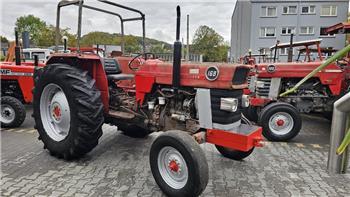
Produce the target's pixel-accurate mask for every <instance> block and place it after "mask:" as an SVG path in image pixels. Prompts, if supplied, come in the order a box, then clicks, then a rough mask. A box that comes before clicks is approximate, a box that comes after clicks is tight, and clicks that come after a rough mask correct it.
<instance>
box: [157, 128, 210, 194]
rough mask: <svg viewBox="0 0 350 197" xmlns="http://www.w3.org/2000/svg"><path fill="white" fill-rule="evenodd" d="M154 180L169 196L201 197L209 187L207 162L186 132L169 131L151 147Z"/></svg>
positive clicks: (196, 144)
mask: <svg viewBox="0 0 350 197" xmlns="http://www.w3.org/2000/svg"><path fill="white" fill-rule="evenodd" d="M150 165H151V170H152V174H153V177H154V179H155V181H156V182H157V184H158V186H159V187H160V189H161V190H162V191H163V192H164V193H165V194H166V195H168V196H199V195H200V194H201V193H202V192H203V191H204V189H205V187H206V186H207V184H208V177H209V175H208V163H207V160H206V158H205V154H204V152H203V150H202V149H201V148H200V146H199V144H198V143H197V142H196V141H195V140H194V139H193V138H192V137H191V136H190V135H188V134H187V133H185V132H183V131H167V132H165V133H164V134H162V135H160V136H159V137H158V138H157V139H156V140H155V141H154V142H153V144H152V146H151V151H150Z"/></svg>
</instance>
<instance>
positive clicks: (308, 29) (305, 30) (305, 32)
mask: <svg viewBox="0 0 350 197" xmlns="http://www.w3.org/2000/svg"><path fill="white" fill-rule="evenodd" d="M314 33H315V29H314V27H311V26H308V27H300V34H302V35H312V34H314Z"/></svg>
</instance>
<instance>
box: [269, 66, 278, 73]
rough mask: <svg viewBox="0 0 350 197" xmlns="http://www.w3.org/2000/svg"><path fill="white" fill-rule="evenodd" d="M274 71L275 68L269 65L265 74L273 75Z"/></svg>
mask: <svg viewBox="0 0 350 197" xmlns="http://www.w3.org/2000/svg"><path fill="white" fill-rule="evenodd" d="M275 71H276V66H275V65H273V64H270V65H268V66H267V72H269V73H274V72H275Z"/></svg>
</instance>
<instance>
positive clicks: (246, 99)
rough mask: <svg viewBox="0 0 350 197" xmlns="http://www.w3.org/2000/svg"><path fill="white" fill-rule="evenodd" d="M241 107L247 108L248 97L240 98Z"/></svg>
mask: <svg viewBox="0 0 350 197" xmlns="http://www.w3.org/2000/svg"><path fill="white" fill-rule="evenodd" d="M242 107H249V95H243V96H242Z"/></svg>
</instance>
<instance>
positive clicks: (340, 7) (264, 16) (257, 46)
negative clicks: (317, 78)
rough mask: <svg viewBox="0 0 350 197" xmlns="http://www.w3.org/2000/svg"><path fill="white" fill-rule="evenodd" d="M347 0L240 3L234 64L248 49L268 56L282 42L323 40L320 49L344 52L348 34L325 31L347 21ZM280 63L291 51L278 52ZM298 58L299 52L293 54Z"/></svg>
mask: <svg viewBox="0 0 350 197" xmlns="http://www.w3.org/2000/svg"><path fill="white" fill-rule="evenodd" d="M348 8H349V1H348V0H332V1H329V0H328V1H326V0H237V2H236V3H235V6H234V11H233V15H232V20H231V49H230V50H231V51H230V54H231V57H230V59H231V61H237V59H238V58H239V57H241V56H242V55H244V54H246V53H247V51H248V50H249V49H251V50H252V52H253V53H260V52H263V53H269V52H268V48H269V47H270V46H272V45H274V44H275V43H276V41H277V40H279V41H280V42H281V43H284V42H289V40H290V34H291V33H293V34H294V41H303V40H311V39H320V38H321V39H322V43H321V47H333V48H335V49H341V48H343V47H344V46H345V35H329V34H326V33H325V31H324V30H325V28H327V27H329V26H331V25H334V24H336V23H340V22H344V21H346V20H347V18H348V17H347V16H348ZM278 54H279V59H280V60H281V61H286V60H287V54H288V51H287V50H286V49H281V50H280V51H278ZM293 54H294V59H296V56H297V51H294V52H293Z"/></svg>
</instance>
